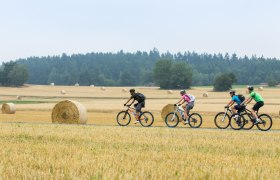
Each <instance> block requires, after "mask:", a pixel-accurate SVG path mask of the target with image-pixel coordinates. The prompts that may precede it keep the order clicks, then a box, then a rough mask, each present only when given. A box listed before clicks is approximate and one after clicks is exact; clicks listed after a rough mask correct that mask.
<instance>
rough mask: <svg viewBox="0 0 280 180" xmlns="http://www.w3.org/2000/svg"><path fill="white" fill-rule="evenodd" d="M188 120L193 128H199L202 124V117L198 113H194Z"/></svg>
mask: <svg viewBox="0 0 280 180" xmlns="http://www.w3.org/2000/svg"><path fill="white" fill-rule="evenodd" d="M188 120H189V125H190V127H191V128H199V127H200V126H201V124H202V117H201V115H200V114H198V113H192V114H191V115H190V116H189V119H188Z"/></svg>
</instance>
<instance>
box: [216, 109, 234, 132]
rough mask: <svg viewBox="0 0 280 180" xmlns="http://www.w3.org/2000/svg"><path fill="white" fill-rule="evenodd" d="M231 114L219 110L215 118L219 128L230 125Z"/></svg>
mask: <svg viewBox="0 0 280 180" xmlns="http://www.w3.org/2000/svg"><path fill="white" fill-rule="evenodd" d="M229 119H230V117H229V115H228V114H226V113H225V112H219V113H218V114H217V115H216V116H215V119H214V123H215V125H216V126H217V128H219V129H226V128H227V127H228V126H229Z"/></svg>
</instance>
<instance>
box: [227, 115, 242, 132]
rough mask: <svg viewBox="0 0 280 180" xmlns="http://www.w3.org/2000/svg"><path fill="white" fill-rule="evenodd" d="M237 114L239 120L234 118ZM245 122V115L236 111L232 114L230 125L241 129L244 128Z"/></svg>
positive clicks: (235, 128)
mask: <svg viewBox="0 0 280 180" xmlns="http://www.w3.org/2000/svg"><path fill="white" fill-rule="evenodd" d="M235 116H238V117H237V120H236V118H234V117H235ZM244 123H245V120H244V117H243V116H242V115H240V114H238V113H235V114H232V115H231V117H230V121H229V125H230V127H231V128H232V129H234V130H240V129H242V128H243V126H244Z"/></svg>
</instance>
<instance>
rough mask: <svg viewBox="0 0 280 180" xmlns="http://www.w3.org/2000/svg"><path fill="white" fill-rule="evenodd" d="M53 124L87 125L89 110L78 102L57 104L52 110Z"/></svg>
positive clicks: (66, 101)
mask: <svg viewBox="0 0 280 180" xmlns="http://www.w3.org/2000/svg"><path fill="white" fill-rule="evenodd" d="M52 122H53V123H63V124H86V123H87V110H86V108H85V107H84V106H83V105H82V104H81V103H79V102H77V101H71V100H65V101H61V102H59V103H57V104H56V105H55V106H54V108H53V110H52Z"/></svg>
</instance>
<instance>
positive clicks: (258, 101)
mask: <svg viewBox="0 0 280 180" xmlns="http://www.w3.org/2000/svg"><path fill="white" fill-rule="evenodd" d="M248 91H249V94H250V97H249V98H248V99H246V100H245V101H244V102H243V103H241V105H243V104H244V105H246V104H249V103H250V102H251V101H252V100H253V99H254V100H255V101H256V104H255V105H254V106H253V107H252V109H251V110H252V115H253V116H254V118H255V122H254V124H257V123H258V122H260V120H259V118H258V116H257V113H256V112H257V111H259V109H260V108H261V107H262V106H263V105H264V99H263V98H262V96H261V95H260V94H259V93H257V92H255V91H254V87H253V86H248Z"/></svg>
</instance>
